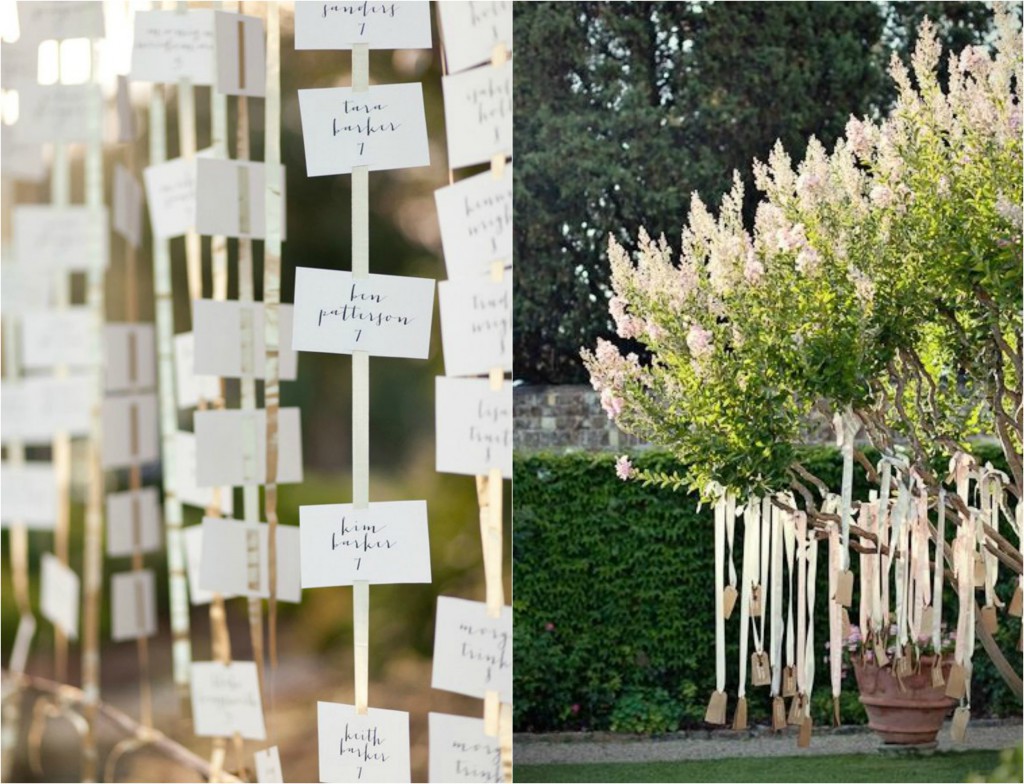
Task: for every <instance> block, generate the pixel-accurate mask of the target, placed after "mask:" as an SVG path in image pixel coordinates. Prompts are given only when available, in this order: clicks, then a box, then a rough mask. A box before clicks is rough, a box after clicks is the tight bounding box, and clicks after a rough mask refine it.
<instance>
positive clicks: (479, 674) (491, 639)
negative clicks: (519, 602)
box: [431, 596, 512, 702]
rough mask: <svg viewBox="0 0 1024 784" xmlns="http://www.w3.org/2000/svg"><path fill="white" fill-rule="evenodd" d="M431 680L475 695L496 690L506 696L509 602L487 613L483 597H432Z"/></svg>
mask: <svg viewBox="0 0 1024 784" xmlns="http://www.w3.org/2000/svg"><path fill="white" fill-rule="evenodd" d="M431 685H432V686H433V687H434V688H435V689H444V690H445V691H453V692H455V693H456V694H466V695H468V696H470V697H478V698H480V699H483V698H484V695H485V694H486V692H488V691H496V692H498V694H499V697H500V699H501V701H502V702H512V608H511V607H507V606H506V607H502V608H501V617H500V618H491V617H490V616H488V615H487V605H486V604H484V603H483V602H471V601H468V600H466V599H456V598H453V597H451V596H439V597H437V627H436V629H435V632H434V673H433V678H432V680H431Z"/></svg>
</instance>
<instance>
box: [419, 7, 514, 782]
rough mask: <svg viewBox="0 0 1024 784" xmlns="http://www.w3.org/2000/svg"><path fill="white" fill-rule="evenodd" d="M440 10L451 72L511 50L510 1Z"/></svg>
mask: <svg viewBox="0 0 1024 784" xmlns="http://www.w3.org/2000/svg"><path fill="white" fill-rule="evenodd" d="M437 10H438V13H440V15H441V30H442V38H443V40H444V58H445V63H446V64H447V66H448V73H458V72H459V71H464V70H466V69H467V68H470V67H472V66H474V65H479V64H480V63H484V62H489V61H490V59H491V55H492V53H493V52H494V47H495V46H497V45H498V44H504V45H505V48H506V49H507V50H508V51H510V52H511V51H512V2H511V0H475V2H474V0H456V2H446V3H438V4H437ZM437 780H439V779H435V781H437Z"/></svg>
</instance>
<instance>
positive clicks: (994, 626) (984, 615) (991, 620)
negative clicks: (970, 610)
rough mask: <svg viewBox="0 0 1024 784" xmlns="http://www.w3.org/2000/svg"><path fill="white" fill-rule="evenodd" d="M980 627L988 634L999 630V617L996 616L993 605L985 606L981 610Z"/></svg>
mask: <svg viewBox="0 0 1024 784" xmlns="http://www.w3.org/2000/svg"><path fill="white" fill-rule="evenodd" d="M981 626H982V628H983V629H984V630H985V631H987V632H988V633H989V634H995V633H996V632H997V631H998V630H999V616H998V615H996V608H995V605H992V604H986V605H985V606H984V607H982V608H981Z"/></svg>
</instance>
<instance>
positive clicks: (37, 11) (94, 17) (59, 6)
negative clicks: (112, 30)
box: [18, 0, 105, 45]
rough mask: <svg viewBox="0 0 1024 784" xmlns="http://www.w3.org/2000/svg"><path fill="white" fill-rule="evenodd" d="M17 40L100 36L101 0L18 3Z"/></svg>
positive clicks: (102, 28)
mask: <svg viewBox="0 0 1024 784" xmlns="http://www.w3.org/2000/svg"><path fill="white" fill-rule="evenodd" d="M18 27H19V28H20V32H21V37H20V38H19V39H18V42H19V43H21V44H25V43H30V44H37V45H38V44H39V43H41V42H43V41H46V40H49V39H57V40H62V39H64V38H103V36H104V35H105V27H104V24H103V3H102V2H99V0H94V1H91V2H76V3H67V2H31V3H25V2H22V3H18Z"/></svg>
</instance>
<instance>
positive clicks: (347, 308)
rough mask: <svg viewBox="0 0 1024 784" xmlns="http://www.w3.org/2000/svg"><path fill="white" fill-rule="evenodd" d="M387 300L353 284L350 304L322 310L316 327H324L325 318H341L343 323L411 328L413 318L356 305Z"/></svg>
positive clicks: (380, 302) (379, 302)
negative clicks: (351, 322)
mask: <svg viewBox="0 0 1024 784" xmlns="http://www.w3.org/2000/svg"><path fill="white" fill-rule="evenodd" d="M385 299H386V297H384V296H383V295H382V294H372V293H365V292H360V291H358V290H357V288H356V284H355V283H353V284H352V288H351V290H350V292H349V300H348V302H346V303H344V304H343V305H340V306H339V307H336V308H328V309H324V308H321V309H320V316H319V318H318V319H317V323H316V325H317V326H318V327H320V326H323V323H324V319H325V318H329V317H336V318H340V319H341V320H342V321H343V322H346V321H358V322H362V323H369V324H371V325H373V326H377V327H380V326H383V325H384V324H396V325H398V326H402V327H407V326H409V325H410V324H411V323H412V321H413V319H412V317H411V316H403V315H401V314H397V313H387V312H385V311H383V310H371V309H369V308H365V307H363V306H361V305H358V304H354V303H357V302H370V303H374V304H378V305H379V304H382V303H383V302H384V300H385ZM357 339H358V338H357Z"/></svg>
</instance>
